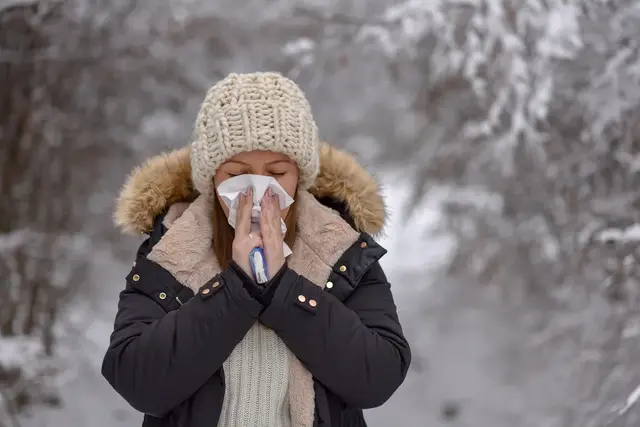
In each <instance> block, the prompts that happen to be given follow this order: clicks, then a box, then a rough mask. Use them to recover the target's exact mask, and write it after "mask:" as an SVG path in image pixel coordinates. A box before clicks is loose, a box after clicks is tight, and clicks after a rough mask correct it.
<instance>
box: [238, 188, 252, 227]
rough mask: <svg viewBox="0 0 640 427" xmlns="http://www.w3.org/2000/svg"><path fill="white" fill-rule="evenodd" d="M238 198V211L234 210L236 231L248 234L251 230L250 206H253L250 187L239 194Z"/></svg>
mask: <svg viewBox="0 0 640 427" xmlns="http://www.w3.org/2000/svg"><path fill="white" fill-rule="evenodd" d="M239 197H240V198H239V200H238V211H237V212H236V233H238V232H239V233H241V234H242V235H247V234H249V231H251V208H252V206H253V191H252V189H251V188H249V189H248V190H247V194H246V195H244V194H241V195H240V196H239Z"/></svg>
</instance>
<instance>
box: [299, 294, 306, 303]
mask: <svg viewBox="0 0 640 427" xmlns="http://www.w3.org/2000/svg"><path fill="white" fill-rule="evenodd" d="M306 300H307V297H305V296H304V295H298V301H300V302H305V301H306Z"/></svg>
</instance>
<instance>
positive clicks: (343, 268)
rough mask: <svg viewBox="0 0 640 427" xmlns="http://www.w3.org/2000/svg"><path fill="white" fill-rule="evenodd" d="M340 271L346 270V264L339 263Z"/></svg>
mask: <svg viewBox="0 0 640 427" xmlns="http://www.w3.org/2000/svg"><path fill="white" fill-rule="evenodd" d="M340 271H342V272H343V273H344V272H345V271H347V266H346V265H341V266H340Z"/></svg>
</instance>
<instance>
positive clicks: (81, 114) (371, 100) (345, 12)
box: [0, 0, 640, 427]
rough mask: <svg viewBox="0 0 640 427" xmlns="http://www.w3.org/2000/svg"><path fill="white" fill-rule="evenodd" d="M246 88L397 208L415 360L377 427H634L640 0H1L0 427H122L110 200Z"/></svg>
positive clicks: (398, 281)
mask: <svg viewBox="0 0 640 427" xmlns="http://www.w3.org/2000/svg"><path fill="white" fill-rule="evenodd" d="M256 70H276V71H280V72H282V73H283V74H285V75H287V76H289V77H291V78H293V79H294V80H296V81H297V82H298V83H299V84H300V85H301V86H302V87H303V88H304V90H305V91H306V92H307V94H308V96H309V99H310V101H311V103H312V106H313V109H314V114H315V115H316V117H317V121H318V124H319V127H320V131H321V135H322V137H323V139H325V140H327V141H329V142H331V143H332V144H334V145H337V146H339V147H342V148H344V149H346V150H348V151H350V152H352V153H354V154H355V155H356V156H357V157H358V158H359V159H360V160H361V161H362V162H363V163H364V164H365V165H366V166H367V168H368V169H369V170H370V171H371V172H373V173H375V174H376V175H377V176H378V177H380V179H381V181H382V183H383V184H384V185H385V191H386V194H387V195H388V197H389V203H390V205H391V206H392V207H393V208H394V209H393V211H392V218H393V224H392V226H391V227H390V228H389V230H388V232H387V237H386V238H385V239H386V240H385V242H387V243H388V245H387V247H388V249H390V254H389V256H388V257H387V258H388V260H387V261H386V264H385V267H386V268H388V269H389V271H390V274H389V276H390V278H391V282H392V285H393V287H394V289H395V293H396V298H397V303H398V306H399V309H400V314H401V317H402V319H403V323H404V324H405V327H406V332H407V334H408V336H409V338H410V339H411V341H412V343H413V348H414V363H413V366H412V371H411V373H410V376H409V378H408V379H407V381H406V383H405V384H404V385H403V387H402V388H401V389H400V391H399V392H398V393H397V395H396V396H394V398H393V399H392V400H391V401H390V402H389V403H388V404H386V405H385V406H383V407H382V408H380V409H376V410H372V411H368V412H367V418H368V420H369V422H370V424H371V425H372V426H374V427H375V426H378V427H380V426H389V425H396V424H402V425H406V426H443V425H452V426H474V427H478V426H480V427H512V426H519V427H605V426H606V427H637V426H638V425H640V363H639V361H640V287H639V282H638V279H639V271H638V258H639V257H640V247H639V246H638V242H639V239H640V223H639V220H640V210H639V208H640V186H639V184H640V174H639V172H640V2H637V1H636V0H609V1H605V0H394V1H391V0H384V1H383V0H366V1H365V0H340V1H333V0H299V1H295V0H263V1H257V0H218V1H215V2H212V1H203V0H172V1H167V0H154V1H151V0H145V1H143V0H139V1H136V2H118V1H111V2H107V1H97V0H0V195H1V196H0V197H2V202H1V203H0V293H1V295H2V296H1V297H0V426H2V427H17V426H23V427H26V426H34V427H35V426H46V427H55V426H58V425H64V426H73V427H76V426H78V427H84V426H92V427H102V426H103V425H104V426H109V427H114V426H135V425H139V419H140V418H139V415H138V414H134V413H133V412H132V411H131V410H130V409H128V408H127V406H126V404H125V403H124V402H123V401H122V400H121V399H120V398H119V397H118V396H117V395H116V394H115V393H114V392H113V391H112V390H111V389H109V388H108V386H107V385H106V383H105V382H104V381H102V379H101V378H100V376H99V371H98V368H99V365H100V362H101V357H102V353H103V351H104V348H105V345H106V342H107V340H108V335H109V333H110V329H111V322H112V316H113V315H114V313H115V305H116V301H117V293H118V292H119V290H120V289H121V288H122V287H123V286H124V277H125V275H126V274H127V272H128V269H129V265H130V263H131V261H132V259H133V257H134V254H135V250H136V248H137V244H138V240H136V239H133V238H124V237H122V236H120V235H119V234H118V232H117V231H116V230H115V229H114V227H113V225H112V222H111V212H112V209H113V200H114V197H115V195H116V193H117V191H118V189H119V187H120V186H121V185H122V183H123V182H124V180H125V177H126V174H127V173H128V172H129V171H130V170H131V168H132V167H133V166H134V165H135V164H137V163H139V162H141V161H142V160H143V159H145V158H146V157H148V156H150V155H153V154H157V153H159V152H161V151H164V150H168V149H172V148H175V147H179V146H183V145H185V144H186V143H188V142H189V138H190V135H191V131H192V124H193V121H194V119H195V114H196V112H197V110H198V108H199V106H200V102H201V101H202V99H203V97H204V94H205V92H206V90H207V89H208V88H209V87H210V86H211V85H212V84H214V83H215V82H216V81H217V80H219V79H220V78H222V77H224V76H225V75H226V74H227V73H229V72H231V71H234V72H250V71H256ZM425 218H426V219H425ZM401 248H403V249H401ZM407 248H409V249H407ZM400 250H402V251H403V252H402V253H403V255H402V256H399V255H398V254H396V255H395V257H394V255H393V254H394V253H395V252H398V251H400ZM408 254H411V255H408ZM408 257H409V258H411V259H412V260H413V261H412V263H410V262H409V261H408V260H407V258H408Z"/></svg>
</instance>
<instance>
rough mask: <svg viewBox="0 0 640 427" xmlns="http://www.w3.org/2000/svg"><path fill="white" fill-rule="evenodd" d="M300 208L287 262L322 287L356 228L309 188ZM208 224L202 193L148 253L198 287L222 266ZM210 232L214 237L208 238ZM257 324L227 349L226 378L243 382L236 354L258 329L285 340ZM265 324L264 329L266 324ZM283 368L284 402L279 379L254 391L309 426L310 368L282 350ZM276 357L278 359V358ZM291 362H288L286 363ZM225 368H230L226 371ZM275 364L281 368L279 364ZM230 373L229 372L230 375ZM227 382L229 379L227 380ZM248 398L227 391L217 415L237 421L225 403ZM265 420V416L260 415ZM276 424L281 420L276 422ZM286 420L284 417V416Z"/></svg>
mask: <svg viewBox="0 0 640 427" xmlns="http://www.w3.org/2000/svg"><path fill="white" fill-rule="evenodd" d="M296 204H297V209H298V222H297V238H296V241H295V243H294V245H293V247H292V251H293V254H292V255H291V256H290V257H289V259H288V264H289V267H290V268H292V269H293V270H295V271H296V272H297V273H298V274H300V275H302V276H304V277H306V278H307V279H308V280H310V281H311V282H313V283H315V284H316V285H318V286H320V287H322V288H324V285H325V283H326V282H327V279H328V277H329V274H330V273H331V270H332V268H333V266H334V265H335V264H336V263H337V262H338V260H339V259H340V257H341V256H342V254H343V253H344V252H345V251H346V250H347V249H348V248H349V247H350V246H351V245H353V244H354V243H355V242H356V240H357V239H358V237H359V233H358V232H357V231H355V230H354V229H353V228H351V227H350V226H349V225H348V224H347V223H346V222H345V221H344V220H343V219H342V218H341V217H340V215H338V213H337V212H335V211H333V210H331V209H329V208H327V207H325V206H323V205H322V204H320V203H319V202H318V201H317V200H316V199H315V198H314V197H313V196H312V195H311V194H310V193H308V192H306V191H304V192H299V193H298V194H297V196H296ZM214 234H215V233H214V230H213V229H212V224H211V202H210V201H208V200H207V199H206V198H205V197H204V196H200V197H198V198H197V199H196V200H195V201H194V202H193V203H192V204H191V205H189V207H188V208H187V209H186V210H185V211H184V212H183V213H182V215H180V216H179V218H177V219H175V221H172V224H171V227H170V228H169V230H168V231H167V233H166V234H165V235H164V236H163V238H162V239H161V240H160V242H158V243H157V244H156V245H155V246H154V248H153V250H152V251H151V253H150V254H149V255H148V258H149V259H150V260H152V261H154V262H156V263H158V264H159V265H161V266H162V267H164V268H165V269H166V270H168V271H169V272H170V273H171V274H172V275H173V276H174V277H175V278H176V280H178V281H179V282H180V283H182V284H183V285H184V286H188V287H189V288H191V289H192V290H193V291H194V292H196V293H197V292H198V290H199V289H200V287H201V286H203V285H204V284H205V283H207V282H208V281H209V280H210V279H211V278H212V277H213V276H215V275H216V274H218V273H220V267H219V265H218V263H217V261H216V257H215V255H214V252H213V247H212V244H211V242H212V239H213V238H215V235H214ZM212 236H213V237H212ZM255 328H260V325H254V328H252V331H250V334H247V335H248V336H247V337H245V339H244V340H243V342H241V343H240V344H239V345H240V346H242V345H243V343H244V347H243V348H242V349H240V350H239V351H235V350H234V352H233V353H232V354H231V356H230V359H231V358H233V360H229V359H228V360H227V361H226V362H225V365H224V369H225V377H227V378H238V379H239V380H237V381H240V382H242V381H243V380H242V373H241V372H240V373H239V372H238V370H241V369H243V368H246V366H244V367H243V363H242V361H241V360H240V359H239V357H247V349H250V348H253V347H252V346H255V341H254V339H253V338H251V337H252V336H254V335H256V334H258V335H260V336H261V337H263V338H265V337H266V339H268V340H273V342H278V343H279V344H280V343H281V344H283V343H282V342H281V340H280V338H279V337H277V335H275V333H274V332H273V331H265V330H259V329H258V330H254V329H255ZM264 329H266V328H264ZM282 348H283V347H282V345H277V346H276V347H275V348H274V349H273V352H275V353H277V352H282ZM249 351H261V352H263V353H264V354H265V356H264V358H263V360H267V359H268V358H269V357H270V356H278V355H277V354H275V353H274V354H271V355H270V352H269V351H267V350H265V349H260V350H258V349H256V350H249ZM286 352H287V355H288V356H289V357H288V358H287V359H286V363H287V365H286V370H287V371H288V384H287V385H288V387H287V388H286V395H287V400H288V401H287V402H284V403H285V404H284V405H281V403H283V402H278V400H279V399H278V397H277V396H278V395H279V393H282V387H281V385H282V384H278V385H277V387H276V388H277V389H276V388H274V389H272V387H273V386H272V385H271V384H269V382H270V381H267V380H264V381H262V383H260V382H258V384H253V387H257V388H258V393H264V394H268V395H270V398H265V399H266V401H268V402H269V405H271V406H274V407H276V408H275V410H274V408H269V409H268V410H272V411H274V413H276V415H274V417H275V418H274V419H276V418H277V417H279V415H278V414H277V412H278V408H280V407H284V408H287V407H288V409H289V412H290V414H289V415H290V423H291V424H290V425H292V426H294V427H312V426H313V421H314V408H315V401H314V398H315V396H314V391H313V378H312V376H311V373H310V372H309V371H308V370H307V369H306V368H305V367H304V365H302V363H301V362H300V361H299V360H298V359H297V358H296V357H295V355H293V354H291V352H290V351H289V350H288V349H286ZM280 355H281V354H280ZM279 359H282V358H281V357H280V358H279ZM289 362H290V363H289ZM227 369H230V370H233V372H231V373H228V372H227ZM278 369H284V368H283V366H282V365H279V367H278ZM229 374H230V375H229ZM227 382H229V381H227ZM245 385H246V386H247V387H250V385H249V384H237V383H234V384H231V383H230V384H229V385H227V386H226V387H227V388H226V390H225V393H226V394H229V393H233V392H234V391H233V390H231V388H235V390H236V391H235V393H237V390H239V389H242V387H243V386H245ZM246 400H247V399H244V398H240V399H236V402H237V404H236V405H233V404H231V403H230V402H229V396H225V402H224V403H223V406H225V408H223V410H225V411H227V413H226V414H223V415H222V417H221V418H225V417H228V418H229V419H230V418H231V417H233V419H234V420H236V421H237V420H238V418H237V416H236V415H237V414H236V413H235V412H234V413H228V411H229V410H230V409H229V408H231V407H233V408H235V409H234V410H233V411H236V412H237V411H241V410H242V408H240V407H239V406H241V405H242V404H243V402H246ZM263 419H264V418H263ZM275 422H276V424H279V423H281V422H279V421H275ZM282 423H286V421H282Z"/></svg>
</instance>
